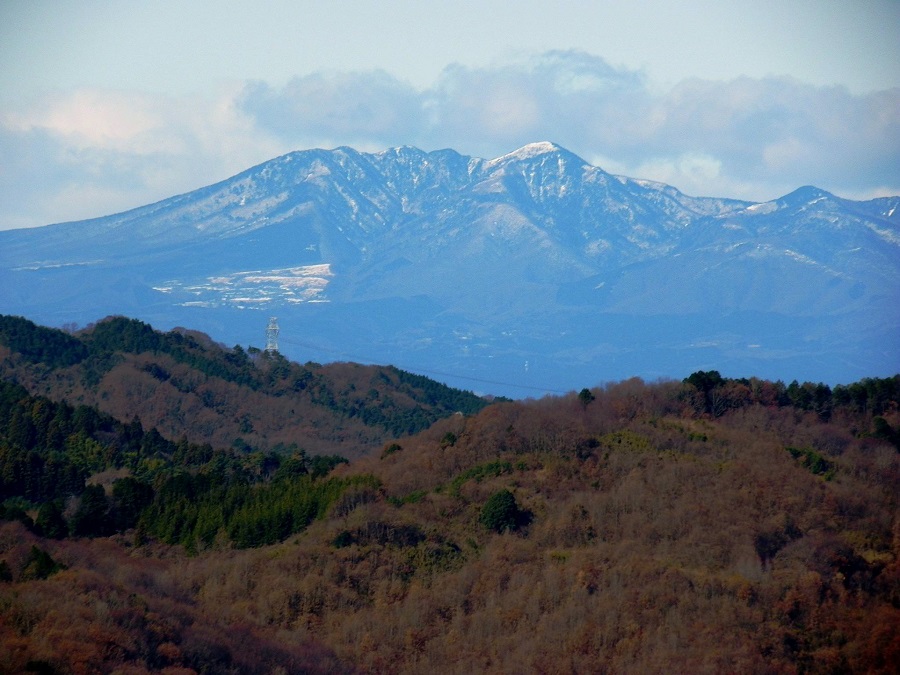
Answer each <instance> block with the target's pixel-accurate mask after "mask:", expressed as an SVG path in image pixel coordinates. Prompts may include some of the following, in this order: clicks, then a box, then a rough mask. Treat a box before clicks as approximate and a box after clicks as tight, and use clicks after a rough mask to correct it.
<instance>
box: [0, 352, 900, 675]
mask: <svg viewBox="0 0 900 675" xmlns="http://www.w3.org/2000/svg"><path fill="white" fill-rule="evenodd" d="M57 337H59V336H57ZM59 339H61V340H65V338H59ZM82 340H83V342H82ZM76 342H80V343H82V344H84V345H85V347H86V348H87V349H89V350H90V349H91V347H90V345H89V341H88V340H87V337H86V336H83V337H79V339H78V340H77V341H76ZM76 342H67V344H69V345H71V346H72V348H73V350H77V346H76ZM74 353H75V352H74V351H73V354H74ZM223 353H224V352H223ZM89 358H90V357H89V356H86V355H85V354H81V355H80V356H73V357H72V359H73V360H77V359H81V363H83V362H84V361H86V360H88V359H89ZM42 363H43V362H42ZM45 367H47V368H51V367H50V366H49V365H48V366H45ZM57 367H62V366H57ZM73 367H75V366H74V365H69V366H65V367H63V370H65V368H73ZM51 372H55V371H51ZM170 379H171V378H170ZM898 430H900V376H895V377H892V378H884V379H875V378H873V379H866V380H862V381H860V382H857V383H853V384H850V385H847V386H840V387H834V388H833V389H832V388H830V387H827V386H825V385H816V384H811V383H806V384H798V383H791V384H789V385H784V384H782V383H779V382H768V381H764V380H757V379H753V378H750V379H746V380H735V379H727V378H723V377H721V376H720V375H719V373H716V372H714V371H711V372H696V373H693V374H692V375H690V376H689V377H687V378H685V380H684V381H682V382H671V381H670V382H659V383H655V384H646V383H644V382H642V381H640V380H637V379H635V380H628V381H625V382H621V383H617V384H611V385H608V386H605V387H602V388H594V389H584V390H582V391H581V392H580V393H579V394H577V395H576V394H571V395H568V396H564V397H558V398H547V399H543V400H539V401H525V402H501V403H497V404H496V405H491V406H488V407H486V408H484V409H482V410H481V411H479V412H477V413H474V414H469V415H452V416H449V417H447V418H444V419H442V420H439V421H437V422H436V423H435V424H434V425H432V426H431V427H429V428H428V429H426V430H425V431H422V432H420V433H418V434H415V435H412V436H409V437H406V438H403V439H400V440H399V441H395V442H390V443H386V444H385V445H384V446H383V447H382V448H381V450H380V451H379V452H377V453H374V454H369V455H368V456H366V457H363V458H361V459H358V460H356V461H353V462H349V463H347V462H344V461H342V459H341V458H338V457H333V456H331V457H328V456H324V457H323V456H319V457H318V458H312V457H309V456H308V455H306V454H305V453H303V452H301V451H300V450H295V451H294V452H287V453H285V452H262V451H250V450H247V449H246V448H242V449H238V448H226V449H215V448H213V447H210V446H208V445H203V444H194V443H191V442H189V441H187V440H181V441H172V440H170V439H167V438H165V437H164V436H162V435H160V434H159V433H158V432H156V431H155V430H153V429H149V428H147V427H145V426H144V425H142V424H141V423H140V420H138V419H133V420H132V421H130V422H128V423H123V422H120V421H118V420H116V419H114V418H113V417H112V416H110V415H107V414H104V413H101V412H98V411H97V410H95V409H93V408H91V407H88V406H84V405H77V406H74V405H70V404H68V403H61V402H54V401H51V400H49V399H47V398H44V397H40V396H34V395H31V394H29V393H28V392H27V391H26V390H25V389H24V388H23V387H21V386H20V385H17V384H13V383H10V382H0V490H2V492H0V499H2V507H0V508H2V511H0V521H3V520H5V521H6V522H0V672H23V671H33V672H59V673H82V672H115V671H121V672H125V671H128V672H148V671H149V672H157V671H165V670H166V669H171V670H170V672H197V673H203V672H230V673H257V672H310V673H351V672H371V673H377V672H396V673H423V672H497V673H507V672H509V673H513V672H515V673H520V672H597V671H600V672H641V673H645V672H646V673H655V672H749V673H755V672H807V673H818V672H867V673H893V672H896V664H897V663H898V661H900V433H898ZM461 646H464V648H461Z"/></svg>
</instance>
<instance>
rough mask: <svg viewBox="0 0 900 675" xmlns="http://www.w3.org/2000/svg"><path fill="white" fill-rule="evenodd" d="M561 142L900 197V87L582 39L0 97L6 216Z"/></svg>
mask: <svg viewBox="0 0 900 675" xmlns="http://www.w3.org/2000/svg"><path fill="white" fill-rule="evenodd" d="M545 139H546V140H552V141H555V142H557V143H559V144H561V145H563V146H565V147H567V148H568V149H570V150H572V151H573V152H575V153H577V154H579V155H580V156H582V157H583V158H584V159H586V160H587V161H589V162H591V163H594V164H597V165H599V166H601V167H603V168H604V169H606V170H608V171H611V172H614V173H621V174H625V175H629V176H632V177H636V178H647V179H653V180H659V181H663V182H666V183H670V184H672V185H675V186H676V187H678V188H679V189H681V190H682V191H684V192H686V193H688V194H694V195H709V196H728V197H738V198H745V199H753V200H760V201H762V200H767V199H772V198H775V197H777V196H780V195H782V194H785V193H786V192H789V191H790V190H792V189H794V188H796V187H798V186H800V185H804V184H814V185H817V186H819V187H822V188H824V189H827V190H829V191H832V192H834V193H836V194H839V195H841V196H846V197H851V198H867V197H873V196H880V195H886V194H898V193H900V89H897V88H893V89H887V90H882V91H873V92H867V93H852V92H851V91H850V90H848V89H847V88H844V87H839V86H814V85H811V84H808V83H804V82H801V81H798V80H795V79H791V78H787V77H765V78H750V77H741V78H737V79H732V80H728V81H713V80H701V79H690V80H683V81H681V82H679V83H677V84H675V85H674V86H671V87H668V88H666V89H660V88H659V87H657V86H655V85H652V84H651V83H649V82H648V80H647V78H646V77H645V74H644V73H643V72H642V71H640V70H635V69H629V68H626V67H621V66H613V65H611V64H610V63H608V62H607V61H605V60H604V59H603V58H601V57H598V56H595V55H592V54H588V53H586V52H583V51H549V52H544V53H542V54H538V55H534V56H531V57H525V58H522V59H520V60H517V61H508V62H506V63H502V64H498V65H494V66H479V67H476V66H464V65H459V64H456V65H450V66H447V67H446V68H445V69H444V70H443V71H442V72H441V73H440V75H439V76H438V78H437V79H436V80H435V81H434V83H433V84H432V85H431V86H428V87H424V88H423V87H416V86H414V85H412V84H410V83H409V82H407V81H405V80H403V79H400V78H398V77H396V76H394V75H392V74H390V73H388V72H386V71H382V70H373V71H368V72H359V71H354V72H351V71H330V72H316V73H311V74H307V75H302V76H298V77H296V78H294V79H292V80H290V81H288V82H287V83H286V84H283V85H275V84H271V83H268V82H266V81H259V80H254V81H239V82H233V83H231V84H229V85H227V86H226V85H223V86H222V88H220V89H219V91H218V92H217V93H216V94H214V95H199V94H198V95H177V94H169V95H161V94H153V93H147V92H139V91H131V92H129V91H122V90H102V89H87V88H82V89H77V90H74V91H68V92H62V93H55V94H46V95H44V96H43V97H42V98H41V99H40V100H37V101H32V102H31V103H29V104H19V105H18V106H17V107H16V108H15V109H12V108H10V107H9V106H7V107H6V108H5V109H4V110H0V155H2V156H3V157H4V161H3V166H2V167H0V176H2V178H3V180H2V181H0V203H2V204H3V206H2V207H0V229H6V228H9V227H23V226H37V225H43V224H47V223H51V222H58V221H62V220H75V219H81V218H88V217H93V216H100V215H105V214H108V213H113V212H116V211H121V210H125V209H127V208H130V207H135V206H139V205H142V204H145V203H148V202H151V201H154V200H158V199H162V198H165V197H167V196H171V195H173V194H176V193H180V192H185V191H188V190H191V189H194V188H197V187H200V186H202V185H204V184H208V183H211V182H214V181H217V180H221V179H224V178H226V177H228V176H230V175H233V174H235V173H237V172H239V171H241V170H243V169H245V168H247V167H249V166H251V165H252V164H256V163H259V162H262V161H264V160H266V159H269V158H271V157H273V156H276V155H278V154H282V153H285V152H288V151H291V150H295V149H303V148H310V147H325V148H331V147H335V146H339V145H350V146H353V147H356V148H358V149H361V150H367V151H372V150H380V149H384V148H386V147H391V146H397V145H414V146H418V147H421V148H423V149H426V150H433V149H439V148H444V147H452V148H454V149H456V150H458V151H460V152H462V153H464V154H470V155H475V156H480V157H495V156H498V155H501V154H504V153H506V152H509V151H510V150H513V149H514V148H516V147H520V146H522V145H524V144H526V143H528V142H532V141H536V140H545Z"/></svg>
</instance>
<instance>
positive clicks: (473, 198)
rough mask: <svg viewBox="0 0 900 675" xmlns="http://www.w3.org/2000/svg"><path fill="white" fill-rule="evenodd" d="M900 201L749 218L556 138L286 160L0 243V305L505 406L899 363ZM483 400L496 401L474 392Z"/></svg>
mask: <svg viewBox="0 0 900 675" xmlns="http://www.w3.org/2000/svg"><path fill="white" fill-rule="evenodd" d="M898 205H900V198H898V197H891V198H881V199H873V200H869V201H852V200H848V199H842V198H840V197H837V196H835V195H832V194H830V193H828V192H826V191H824V190H821V189H818V188H815V187H802V188H799V189H798V190H796V191H794V192H792V193H790V194H788V195H785V196H783V197H781V198H778V199H773V200H772V201H768V202H764V203H753V202H748V201H742V200H735V199H721V198H706V197H690V196H687V195H684V194H683V193H681V192H679V191H678V190H677V189H675V188H673V187H671V186H667V185H663V184H660V183H653V182H649V181H642V180H634V179H630V178H625V177H621V176H614V175H611V174H609V173H607V172H605V171H603V170H602V169H600V168H598V167H595V166H591V165H590V164H588V163H587V162H585V161H584V160H582V159H581V158H579V157H577V156H576V155H574V154H572V153H571V152H569V151H567V150H565V149H564V148H561V147H559V146H556V145H553V144H552V143H534V144H531V145H528V146H525V147H523V148H520V149H519V150H516V151H515V152H512V153H510V154H508V155H504V156H502V157H499V158H496V159H491V160H485V159H479V158H473V157H466V156H463V155H460V154H458V153H456V152H454V151H452V150H440V151H434V152H424V151H421V150H418V149H416V148H409V147H402V148H394V149H390V150H387V151H384V152H380V153H362V152H357V151H355V150H353V149H351V148H337V149H335V150H306V151H299V152H294V153H290V154H288V155H284V156H283V157H279V158H276V159H273V160H271V161H269V162H265V163H264V164H261V165H259V166H257V167H254V168H251V169H249V170H247V171H245V172H243V173H241V174H239V175H237V176H234V177H233V178H230V179H228V180H225V181H222V182H221V183H218V184H216V185H212V186H209V187H205V188H201V189H199V190H195V191H193V192H190V193H187V194H184V195H180V196H177V197H173V198H171V199H167V200H163V201H161V202H158V203H156V204H152V205H149V206H144V207H140V208H137V209H134V210H132V211H128V212H126V213H122V214H117V215H112V216H107V217H104V218H97V219H94V220H89V221H83V222H75V223H65V224H59V225H53V226H48V227H44V228H36V229H33V230H19V231H8V232H0V287H2V288H3V291H2V292H0V312H5V313H9V314H18V315H23V316H27V317H28V318H30V319H32V320H36V321H39V322H41V323H44V324H47V325H56V326H61V325H64V324H67V323H80V324H84V323H86V322H88V321H92V320H94V319H95V318H96V317H98V316H105V315H107V314H110V313H116V314H123V315H127V316H134V317H137V318H140V319H142V320H144V321H149V322H151V323H152V324H153V325H156V326H159V327H162V328H167V329H170V328H174V327H176V326H180V325H190V326H193V327H195V328H197V329H199V330H203V331H204V332H207V333H209V334H210V335H213V336H214V337H216V339H219V340H224V341H226V342H227V343H228V344H233V343H240V344H252V343H253V342H255V341H257V340H258V338H259V336H260V335H261V334H262V331H263V328H264V326H265V323H266V319H267V317H268V316H270V315H277V316H278V318H279V323H280V325H281V327H282V337H283V340H282V344H281V348H282V351H283V352H284V353H285V354H286V355H287V356H289V357H291V358H294V359H298V360H299V359H301V358H306V359H314V360H317V361H331V360H334V359H335V358H336V357H338V358H342V359H343V358H350V359H352V360H355V361H365V362H372V363H396V364H397V365H398V366H400V367H402V368H404V369H405V370H410V371H415V370H418V371H419V372H428V371H437V372H442V373H447V374H448V375H447V378H448V382H450V383H451V384H454V385H455V386H465V387H467V388H469V387H471V383H472V382H481V384H479V385H478V386H479V387H482V388H491V390H492V391H493V392H494V393H502V394H506V395H512V396H524V395H531V394H532V393H533V392H542V391H544V392H545V391H552V390H561V391H567V390H570V389H572V388H575V387H577V386H580V385H581V384H582V383H583V382H584V381H588V382H599V381H606V380H614V379H622V378H626V377H631V376H634V375H640V376H643V377H649V378H655V377H661V376H662V377H676V376H679V375H680V374H682V373H684V372H692V371H694V370H698V369H703V370H709V369H716V370H719V371H721V372H731V373H735V374H741V373H748V372H750V373H755V374H756V375H758V376H762V377H769V378H770V379H777V378H778V377H781V376H783V373H786V372H790V373H792V374H795V375H796V376H797V377H799V378H800V379H808V380H811V381H827V382H832V383H836V382H847V381H852V380H855V379H859V378H861V377H865V376H871V375H879V374H880V375H887V374H891V373H893V372H896V371H897V370H898V369H900V362H898V356H897V354H898V353H900V350H898V349H897V338H896V326H897V325H900V309H898V308H900V211H898V209H897V207H898ZM485 385H487V386H485Z"/></svg>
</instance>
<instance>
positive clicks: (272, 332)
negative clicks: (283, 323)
mask: <svg viewBox="0 0 900 675" xmlns="http://www.w3.org/2000/svg"><path fill="white" fill-rule="evenodd" d="M277 351H278V320H277V317H274V316H272V317H269V325H268V326H266V352H267V353H269V354H274V353H275V352H277Z"/></svg>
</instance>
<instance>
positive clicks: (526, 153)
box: [488, 141, 569, 164]
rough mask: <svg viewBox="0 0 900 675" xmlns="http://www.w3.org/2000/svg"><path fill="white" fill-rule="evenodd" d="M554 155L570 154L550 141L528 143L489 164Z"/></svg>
mask: <svg viewBox="0 0 900 675" xmlns="http://www.w3.org/2000/svg"><path fill="white" fill-rule="evenodd" d="M553 153H566V154H569V151H568V150H566V149H565V148H563V147H562V146H560V145H557V144H556V143H551V142H550V141H538V142H536V143H528V144H527V145H523V146H522V147H521V148H519V149H518V150H513V151H512V152H508V153H506V154H505V155H501V156H500V157H496V158H495V159H492V160H490V161H489V162H488V164H499V163H501V162H508V161H511V160H513V161H515V160H518V161H521V160H524V159H533V158H534V157H540V156H541V155H549V154H553Z"/></svg>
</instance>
